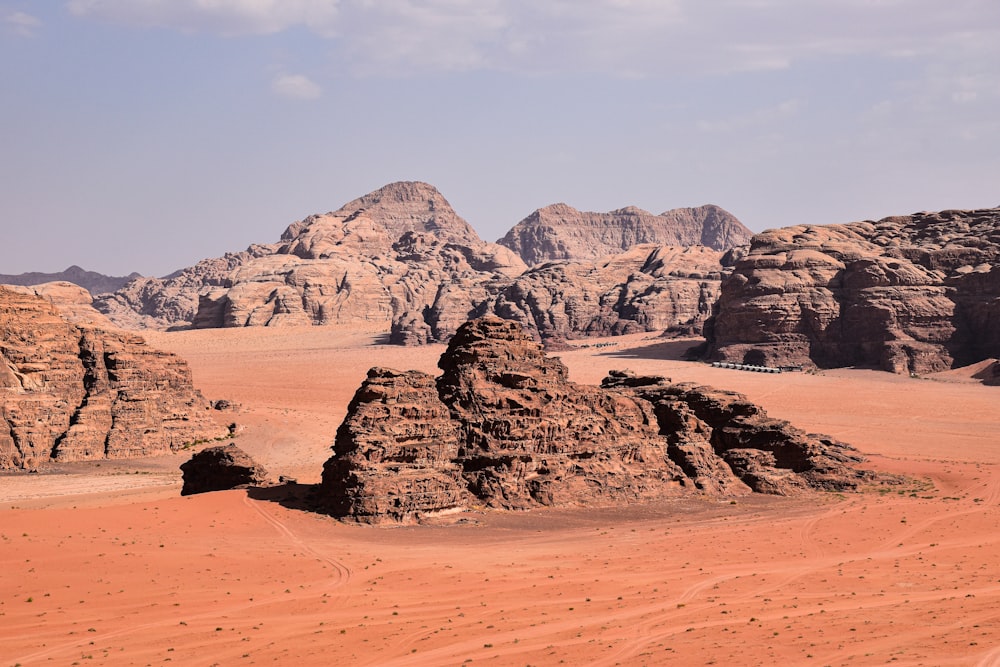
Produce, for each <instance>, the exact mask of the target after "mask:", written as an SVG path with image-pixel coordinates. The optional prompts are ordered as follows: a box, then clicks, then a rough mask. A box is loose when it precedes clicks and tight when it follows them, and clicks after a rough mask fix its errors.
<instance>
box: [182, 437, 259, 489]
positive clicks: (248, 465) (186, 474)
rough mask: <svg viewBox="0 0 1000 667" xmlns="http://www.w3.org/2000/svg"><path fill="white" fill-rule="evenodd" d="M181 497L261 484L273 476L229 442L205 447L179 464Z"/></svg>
mask: <svg viewBox="0 0 1000 667" xmlns="http://www.w3.org/2000/svg"><path fill="white" fill-rule="evenodd" d="M181 472H182V473H183V479H184V486H183V487H182V488H181V495H182V496H190V495H194V494H196V493H209V492H211V491H228V490H229V489H238V488H247V487H251V486H263V485H266V484H271V483H273V481H274V480H273V478H272V477H271V475H270V474H269V473H268V472H267V470H265V469H264V467H263V466H262V465H260V464H259V463H257V462H256V461H254V460H253V459H252V458H251V457H250V455H249V454H247V453H246V452H244V451H243V450H242V449H240V448H239V447H237V446H236V445H233V444H228V445H222V446H218V447H208V448H206V449H203V450H201V451H200V452H198V453H197V454H195V455H194V456H192V457H191V458H190V459H189V460H187V461H185V462H184V463H182V464H181Z"/></svg>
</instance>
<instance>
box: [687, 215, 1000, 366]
mask: <svg viewBox="0 0 1000 667" xmlns="http://www.w3.org/2000/svg"><path fill="white" fill-rule="evenodd" d="M705 335H706V338H707V339H708V344H709V347H708V355H709V356H710V358H712V359H722V360H730V361H745V362H747V363H753V364H765V365H771V366H781V365H790V364H803V365H816V366H820V367H836V366H855V365H857V366H872V367H878V368H882V369H884V370H888V371H893V372H896V373H906V372H910V373H927V372H934V371H940V370H944V369H947V368H951V367H956V366H965V365H968V364H972V363H975V362H978V361H981V360H983V359H987V358H991V357H994V358H995V357H998V356H1000V209H981V210H972V211H941V212H939V213H917V214H914V215H910V216H897V217H890V218H885V219H883V220H880V221H878V222H871V221H868V222H855V223H850V224H844V225H826V226H814V225H799V226H794V227H786V228H783V229H776V230H769V231H766V232H764V233H762V234H758V235H756V236H755V237H754V238H753V241H752V243H751V247H750V251H749V254H747V255H746V256H745V257H743V258H742V259H741V260H740V261H738V262H737V263H736V267H735V270H734V272H733V274H732V275H731V276H730V277H729V278H727V279H726V280H725V281H724V282H723V284H722V292H721V295H720V298H719V301H718V304H717V307H716V311H715V315H714V316H713V317H712V318H711V319H710V321H709V323H708V325H707V326H706V327H705Z"/></svg>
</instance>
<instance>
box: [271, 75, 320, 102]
mask: <svg viewBox="0 0 1000 667" xmlns="http://www.w3.org/2000/svg"><path fill="white" fill-rule="evenodd" d="M271 91H272V92H273V93H274V94H276V95H280V96H281V97H287V98H290V99H294V100H314V99H316V98H318V97H320V96H321V95H322V94H323V89H322V88H320V86H319V85H318V84H317V83H315V82H313V81H312V80H311V79H309V77H307V76H304V75H302V74H280V75H278V76H276V77H275V78H274V79H273V80H272V81H271Z"/></svg>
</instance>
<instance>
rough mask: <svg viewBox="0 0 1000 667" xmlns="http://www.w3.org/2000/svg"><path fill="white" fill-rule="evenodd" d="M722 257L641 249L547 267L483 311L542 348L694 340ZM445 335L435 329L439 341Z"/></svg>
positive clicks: (701, 251)
mask: <svg viewBox="0 0 1000 667" xmlns="http://www.w3.org/2000/svg"><path fill="white" fill-rule="evenodd" d="M722 258H723V253H721V252H719V251H716V250H711V249H709V248H705V247H701V246H697V247H687V248H682V247H675V246H656V245H640V246H637V247H635V248H632V249H631V250H629V251H627V252H624V253H620V254H617V255H612V256H610V257H603V258H601V259H599V260H596V261H595V260H581V261H573V262H570V261H563V262H551V263H548V264H542V265H540V266H536V267H533V268H531V269H529V270H528V271H527V272H525V273H524V274H523V275H521V276H520V277H518V278H517V279H515V280H514V281H513V282H512V283H511V284H510V285H509V286H506V287H504V288H503V289H501V290H499V292H498V294H497V295H496V296H495V297H494V298H492V299H491V300H490V302H488V303H487V304H486V308H485V310H486V312H491V313H493V314H495V315H498V316H499V317H502V318H504V319H509V320H514V321H516V322H519V323H520V324H521V325H522V326H523V327H524V328H525V329H527V330H528V331H530V332H532V335H533V336H534V337H536V338H537V339H538V340H542V341H545V342H546V343H548V342H549V341H551V340H572V339H575V338H583V337H586V336H614V335H621V334H629V333H638V332H642V331H661V330H672V331H675V332H677V333H681V334H692V333H694V334H700V333H701V328H702V325H703V323H704V321H705V320H706V319H707V318H708V317H709V315H710V314H711V312H712V305H713V304H714V303H715V301H716V299H717V298H718V295H719V286H720V284H721V282H722V278H723V276H724V275H726V274H728V272H729V270H730V269H729V268H728V267H725V266H723V264H722V263H721V262H722ZM436 308H438V303H437V302H435V304H434V306H432V310H431V312H432V313H433V312H434V311H435V309H436ZM474 314H475V315H480V314H482V313H481V312H477V313H474ZM456 326H457V325H456ZM447 333H450V332H448V331H447V329H446V328H444V327H438V328H436V329H434V334H435V337H436V338H437V339H438V340H446V339H447V337H446V335H445V334H447Z"/></svg>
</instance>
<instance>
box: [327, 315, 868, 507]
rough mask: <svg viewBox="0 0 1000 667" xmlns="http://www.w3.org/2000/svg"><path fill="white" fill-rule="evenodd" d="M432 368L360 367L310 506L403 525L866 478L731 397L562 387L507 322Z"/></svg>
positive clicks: (825, 448) (488, 322) (663, 389)
mask: <svg viewBox="0 0 1000 667" xmlns="http://www.w3.org/2000/svg"><path fill="white" fill-rule="evenodd" d="M438 366H439V367H440V368H441V369H442V371H443V374H442V375H441V376H439V377H437V378H434V377H432V376H430V375H428V374H426V373H421V372H418V371H406V372H399V371H394V370H390V369H384V368H373V369H372V370H370V371H369V373H368V378H367V379H366V380H365V382H364V383H363V384H362V386H361V387H360V388H359V389H358V391H357V393H356V394H355V396H354V398H353V400H352V401H351V403H350V405H349V407H348V414H347V417H346V418H345V420H344V422H343V423H342V424H341V426H340V428H339V429H338V431H337V436H336V441H335V444H334V454H333V456H332V457H331V458H330V459H329V460H328V461H327V463H326V464H325V466H324V470H323V482H322V485H321V492H320V504H321V505H322V507H323V509H324V511H327V512H329V513H331V514H333V515H335V516H338V517H344V518H350V519H353V520H357V521H364V522H377V521H382V520H391V521H409V520H413V519H419V518H421V517H423V516H428V515H433V514H434V513H439V512H445V511H450V510H457V509H462V508H471V507H477V506H485V507H492V508H501V509H525V508H530V507H535V506H547V505H571V504H584V505H586V504H605V503H629V502H636V501H642V500H653V499H658V498H667V497H675V496H679V495H683V494H687V493H708V494H712V495H723V496H730V495H732V496H738V495H741V494H746V493H750V492H753V491H758V492H763V493H778V494H789V493H796V492H798V491H801V490H805V489H808V488H835V489H847V488H852V487H854V486H855V485H856V484H857V483H858V482H859V480H861V479H862V478H863V477H864V474H863V473H859V472H858V471H856V470H854V469H853V468H852V467H850V464H852V463H854V462H856V461H858V460H860V459H859V458H858V457H857V456H855V455H854V454H853V453H851V451H850V448H849V447H847V446H846V445H843V444H841V443H836V442H833V441H831V440H829V439H825V438H821V437H818V436H810V435H806V434H805V433H803V432H801V431H799V430H798V429H795V428H794V427H792V426H790V425H789V424H787V423H786V422H782V421H779V420H774V419H770V418H768V417H767V416H766V414H765V413H764V411H763V410H762V409H761V408H759V407H757V406H755V405H753V404H751V403H749V402H748V401H747V400H746V399H745V398H744V397H743V396H741V395H740V394H736V393H733V392H724V391H719V390H715V389H711V388H708V387H696V386H693V385H683V384H682V385H674V384H670V383H669V382H667V381H665V380H664V379H663V378H636V377H633V376H630V375H628V374H625V373H618V374H614V375H613V376H612V377H609V378H608V380H606V382H605V384H604V386H602V387H600V388H599V387H593V386H588V385H578V384H574V383H572V382H570V381H569V380H568V379H567V370H566V367H565V366H564V365H563V364H562V362H561V361H559V359H558V358H552V357H547V356H546V355H545V353H544V352H543V351H542V348H541V346H540V345H539V344H538V343H536V342H535V341H533V340H532V339H531V337H530V336H528V335H527V334H526V333H525V332H524V331H523V330H522V329H521V327H520V326H519V325H518V324H517V323H515V322H511V321H507V320H501V319H498V318H494V317H485V318H481V319H477V320H473V321H470V322H468V323H466V324H464V325H463V326H462V327H460V328H459V330H458V332H457V333H456V334H455V336H454V337H453V338H452V340H451V342H450V344H449V346H448V349H447V351H446V352H445V353H444V354H443V355H442V357H441V359H440V361H439V363H438Z"/></svg>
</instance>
